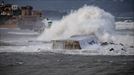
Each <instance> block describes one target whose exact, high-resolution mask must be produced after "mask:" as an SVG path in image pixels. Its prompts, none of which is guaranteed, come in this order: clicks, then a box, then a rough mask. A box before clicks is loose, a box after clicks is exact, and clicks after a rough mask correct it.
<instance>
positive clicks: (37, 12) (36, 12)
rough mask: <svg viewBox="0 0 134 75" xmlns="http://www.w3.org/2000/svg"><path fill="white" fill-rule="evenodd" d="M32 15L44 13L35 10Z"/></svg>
mask: <svg viewBox="0 0 134 75" xmlns="http://www.w3.org/2000/svg"><path fill="white" fill-rule="evenodd" d="M32 16H40V17H41V16H42V14H41V12H40V11H36V10H34V11H32Z"/></svg>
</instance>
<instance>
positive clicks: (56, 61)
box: [0, 52, 134, 75]
mask: <svg viewBox="0 0 134 75" xmlns="http://www.w3.org/2000/svg"><path fill="white" fill-rule="evenodd" d="M133 63H134V56H80V55H64V54H56V53H48V52H27V53H26V52H25V53H22V52H2V53H0V75H134V71H133V69H134V64H133Z"/></svg>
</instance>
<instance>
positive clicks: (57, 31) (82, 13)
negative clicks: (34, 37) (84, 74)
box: [38, 5, 115, 41]
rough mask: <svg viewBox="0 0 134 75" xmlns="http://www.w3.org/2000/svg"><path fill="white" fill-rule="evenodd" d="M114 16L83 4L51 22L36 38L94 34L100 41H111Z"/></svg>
mask: <svg viewBox="0 0 134 75" xmlns="http://www.w3.org/2000/svg"><path fill="white" fill-rule="evenodd" d="M114 25H115V21H114V16H112V15H111V14H110V13H108V12H106V11H104V10H103V9H100V8H98V7H95V6H87V5H85V6H83V7H82V8H79V9H78V10H75V11H72V12H71V13H70V14H68V15H67V16H64V17H63V18H62V19H61V20H60V21H56V22H54V23H53V24H52V26H51V28H49V29H45V31H44V32H43V33H42V34H41V36H39V38H38V40H44V41H48V40H55V39H65V38H70V37H71V36H73V35H91V34H92V35H95V36H97V38H98V39H99V40H100V41H112V40H113V37H112V36H111V33H112V32H113V29H114Z"/></svg>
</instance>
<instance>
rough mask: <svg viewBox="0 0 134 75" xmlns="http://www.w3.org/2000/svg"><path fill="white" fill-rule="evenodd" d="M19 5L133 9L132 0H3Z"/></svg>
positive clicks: (113, 9)
mask: <svg viewBox="0 0 134 75" xmlns="http://www.w3.org/2000/svg"><path fill="white" fill-rule="evenodd" d="M0 1H2V0H0ZM3 1H5V3H10V4H17V5H20V6H23V5H31V6H33V7H34V9H38V10H60V11H67V10H71V9H78V8H80V7H81V6H83V5H84V4H87V5H95V6H99V7H101V8H103V9H105V10H108V11H118V10H119V11H134V10H133V9H134V7H133V4H134V0H3Z"/></svg>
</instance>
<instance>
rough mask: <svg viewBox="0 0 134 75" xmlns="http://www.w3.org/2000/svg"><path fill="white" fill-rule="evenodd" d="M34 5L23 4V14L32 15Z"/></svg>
mask: <svg viewBox="0 0 134 75" xmlns="http://www.w3.org/2000/svg"><path fill="white" fill-rule="evenodd" d="M32 9H33V7H32V6H23V7H21V16H30V15H32Z"/></svg>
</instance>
